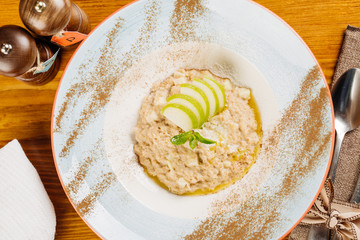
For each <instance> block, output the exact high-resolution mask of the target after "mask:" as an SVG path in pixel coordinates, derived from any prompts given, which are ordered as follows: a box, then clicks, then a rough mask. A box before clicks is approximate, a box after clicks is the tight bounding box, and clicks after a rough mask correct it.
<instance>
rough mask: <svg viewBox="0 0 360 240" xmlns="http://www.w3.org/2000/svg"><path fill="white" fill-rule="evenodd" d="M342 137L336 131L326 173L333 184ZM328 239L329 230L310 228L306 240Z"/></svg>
mask: <svg viewBox="0 0 360 240" xmlns="http://www.w3.org/2000/svg"><path fill="white" fill-rule="evenodd" d="M344 136H345V133H343V132H340V131H336V136H335V146H334V152H333V157H332V160H331V165H330V170H329V173H328V178H330V179H331V181H332V182H334V179H335V173H336V168H337V164H338V160H339V155H340V149H341V145H342V142H343V139H344ZM358 184H359V183H358ZM359 195H360V186H359ZM359 197H360V196H359ZM330 237H331V231H330V229H328V228H325V227H320V226H311V228H310V231H309V235H308V238H307V240H329V239H330ZM331 239H335V238H334V237H332V238H331Z"/></svg>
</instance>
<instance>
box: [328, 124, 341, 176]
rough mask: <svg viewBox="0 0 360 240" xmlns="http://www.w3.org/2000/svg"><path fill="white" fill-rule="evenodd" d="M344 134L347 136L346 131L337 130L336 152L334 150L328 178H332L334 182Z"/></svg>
mask: <svg viewBox="0 0 360 240" xmlns="http://www.w3.org/2000/svg"><path fill="white" fill-rule="evenodd" d="M344 136H345V133H343V132H340V131H336V136H335V146H334V152H333V157H332V160H331V165H330V170H329V173H328V178H330V179H331V182H334V180H335V173H336V168H337V165H338V161H339V155H340V149H341V145H342V142H343V139H344Z"/></svg>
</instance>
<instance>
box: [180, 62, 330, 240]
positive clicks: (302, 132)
mask: <svg viewBox="0 0 360 240" xmlns="http://www.w3.org/2000/svg"><path fill="white" fill-rule="evenodd" d="M319 78H320V70H319V68H318V67H317V66H315V67H313V68H312V69H311V71H310V72H309V73H308V75H307V76H306V78H305V80H304V82H303V83H302V85H301V89H300V91H299V93H298V95H297V96H296V98H295V99H294V100H293V102H292V103H291V104H290V106H289V107H288V108H287V109H286V111H285V112H284V114H283V115H282V117H281V119H280V120H279V122H278V123H277V124H276V126H275V128H274V130H273V132H272V136H270V137H269V138H268V139H264V141H268V142H267V143H266V144H267V145H268V146H270V145H271V144H275V145H278V144H280V142H281V140H282V139H284V138H286V136H287V140H286V143H287V144H288V147H289V148H290V149H291V150H288V151H292V152H294V151H295V156H294V161H293V162H292V164H291V166H290V167H289V168H287V169H281V166H285V163H286V161H287V157H286V156H287V154H288V153H287V152H281V151H280V152H279V156H280V157H279V159H278V162H277V163H276V165H277V168H278V169H280V170H279V171H280V173H279V174H282V175H283V177H282V179H281V183H280V185H279V186H277V187H276V189H268V191H269V192H271V193H272V194H270V195H269V194H267V193H266V192H265V193H262V195H260V194H259V195H260V196H257V197H256V198H254V197H253V198H251V199H249V200H248V201H246V202H245V203H243V204H242V205H241V206H239V208H238V209H237V210H236V211H234V212H233V213H230V214H220V215H217V216H215V217H211V218H208V219H206V220H205V221H204V222H202V224H200V226H198V227H197V229H196V230H195V231H194V232H193V233H192V234H190V235H187V236H186V237H185V239H186V240H193V239H238V238H239V237H240V236H241V238H242V239H269V238H271V237H272V236H271V233H272V232H273V229H276V228H277V227H278V226H279V223H280V222H281V221H282V220H283V219H282V218H283V215H282V214H281V210H282V209H281V207H280V209H279V206H282V205H286V203H287V201H291V199H292V198H294V197H295V193H296V192H297V190H298V186H299V183H301V182H302V179H303V178H304V177H305V176H307V175H310V176H311V175H312V174H314V171H315V170H316V166H317V165H318V164H320V161H321V157H322V156H326V154H327V153H328V152H329V149H330V146H331V140H332V131H331V130H329V131H328V132H324V133H321V132H319V129H324V127H325V126H324V123H323V122H322V119H324V117H326V115H325V114H326V108H327V107H328V106H329V101H328V98H329V97H328V92H327V89H326V88H322V89H321V90H320V92H318V93H317V94H316V97H313V93H312V90H313V89H314V87H315V84H317V83H318V79H319ZM308 108H309V109H308ZM304 109H307V112H308V115H307V116H300V115H299V114H301V112H304ZM289 136H290V137H289ZM275 147H276V146H275ZM269 157H274V156H272V154H271V153H270V154H269ZM235 197H236V196H235V195H233V196H231V194H230V196H229V197H228V199H229V200H225V202H224V203H218V204H229V202H231V201H233V200H232V199H233V198H235ZM259 199H261V201H259ZM226 201H229V202H228V203H226Z"/></svg>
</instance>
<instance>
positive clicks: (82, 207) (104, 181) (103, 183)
mask: <svg viewBox="0 0 360 240" xmlns="http://www.w3.org/2000/svg"><path fill="white" fill-rule="evenodd" d="M114 181H116V176H115V174H114V173H112V172H108V173H106V174H104V175H103V176H101V178H100V180H99V183H98V184H96V186H95V187H93V188H91V190H90V192H91V194H89V195H87V196H86V197H85V198H83V200H82V201H81V202H79V203H74V204H75V206H76V209H77V210H78V212H79V213H80V215H81V216H86V215H87V214H89V213H90V212H91V211H92V210H93V208H94V205H95V203H96V201H97V199H99V197H101V196H102V195H103V194H104V193H105V192H106V190H107V189H109V187H110V186H111V184H112V183H113V182H114Z"/></svg>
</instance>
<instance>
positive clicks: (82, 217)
mask: <svg viewBox="0 0 360 240" xmlns="http://www.w3.org/2000/svg"><path fill="white" fill-rule="evenodd" d="M139 1H141V0H133V1H131V2H129V3H127V4H126V5H124V6H122V7H120V8H119V9H117V10H116V11H114V12H113V13H111V14H110V15H109V16H107V17H106V18H105V19H103V20H102V21H101V22H99V23H98V24H97V25H96V26H95V27H94V28H93V29H92V30H91V31H90V33H89V34H88V35H87V38H88V37H89V36H90V35H91V34H93V32H94V31H95V30H97V29H98V28H99V27H100V26H101V25H103V24H104V23H105V22H106V21H107V20H108V19H109V18H111V17H112V16H113V15H115V14H117V13H118V12H120V11H121V10H123V9H125V8H126V7H129V6H131V5H132V4H134V3H136V2H139ZM244 1H247V2H249V3H252V4H254V5H256V6H257V7H260V8H261V9H263V10H265V11H267V12H268V13H270V14H271V15H272V16H273V17H275V18H276V19H278V20H280V21H281V22H282V23H283V24H284V25H285V26H286V27H287V28H288V29H289V30H291V31H292V33H293V34H295V36H296V37H297V38H298V39H299V40H300V42H302V44H303V45H304V46H305V47H306V49H307V51H308V53H309V54H310V55H311V57H312V58H313V60H314V62H315V63H316V66H317V67H318V69H319V71H320V75H321V78H322V80H323V82H324V84H325V87H326V89H327V94H328V98H329V103H330V108H331V120H332V135H331V149H330V155H329V160H328V163H327V168H326V171H325V175H324V176H323V179H322V182H321V184H320V187H319V189H318V190H317V193H316V195H315V197H314V199H313V200H312V201H311V203H310V205H309V206H308V207H307V209H306V211H305V212H304V213H303V214H302V216H301V217H300V218H299V220H298V221H297V222H296V223H295V224H294V225H293V226H292V227H291V228H290V229H289V230H288V231H287V232H285V233H284V234H283V235H282V236H281V237H280V238H279V239H283V238H285V237H286V236H288V235H289V234H290V233H291V231H293V230H294V228H295V227H296V226H297V225H298V224H299V223H300V222H301V220H302V219H303V218H304V217H305V215H306V214H307V213H308V211H309V210H310V209H311V207H312V206H313V204H314V203H315V201H316V199H317V197H318V195H319V194H320V191H321V189H322V187H323V185H324V183H325V180H326V179H327V175H328V172H329V169H330V165H331V160H332V157H333V151H334V142H335V117H334V106H333V101H332V97H331V91H330V87H329V85H328V83H327V81H326V77H325V75H324V72H323V70H322V69H321V66H320V64H319V62H318V60H317V59H316V57H315V55H314V54H313V52H312V51H311V49H310V48H309V46H308V45H307V44H306V42H305V41H304V40H303V39H302V38H301V36H300V35H299V34H298V33H297V32H296V31H295V29H294V28H293V27H291V26H290V25H289V24H288V23H287V22H286V21H285V20H283V19H282V18H281V17H280V16H279V15H277V14H276V13H274V12H273V11H271V10H270V9H268V8H266V7H265V6H263V5H261V4H259V3H257V2H255V1H254V0H244ZM86 40H87V39H85V40H84V41H82V42H81V43H80V44H79V45H78V47H77V48H76V49H75V51H74V52H73V53H72V55H71V57H70V59H69V61H68V62H67V64H66V66H65V68H64V71H63V74H62V75H61V77H60V80H59V83H58V86H57V89H56V93H55V96H54V100H53V107H52V112H51V125H50V139H51V150H52V156H53V161H54V165H55V168H56V173H57V176H58V179H59V181H60V183H61V186H62V188H63V190H64V193H65V195H66V197H67V198H68V200H69V202H70V204H71V205H72V207H73V209H74V210H75V212H76V213H77V214H78V216H79V217H80V218H81V219H82V220H83V221H84V223H85V224H86V225H87V226H88V227H89V228H90V229H91V230H92V231H93V232H94V233H95V234H96V235H97V236H98V237H99V238H101V239H105V238H104V237H103V236H102V235H101V234H100V233H99V232H97V231H96V230H95V229H94V227H93V226H91V224H90V223H89V222H88V221H87V220H86V219H85V217H84V216H82V215H81V214H80V212H79V211H78V210H77V208H76V206H75V205H74V203H73V201H72V199H71V198H70V195H69V194H68V192H67V191H66V188H65V185H64V182H63V180H62V178H61V174H60V170H59V167H58V164H57V160H56V156H55V150H54V149H55V148H54V137H53V136H54V115H55V107H56V100H57V97H58V94H59V90H60V87H61V83H62V81H63V79H64V76H65V73H66V71H67V69H68V68H69V66H70V65H71V63H72V60H73V58H74V57H75V55H76V53H77V51H78V50H79V49H80V48H81V46H82V45H83V44H84V43H85V42H86Z"/></svg>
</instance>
